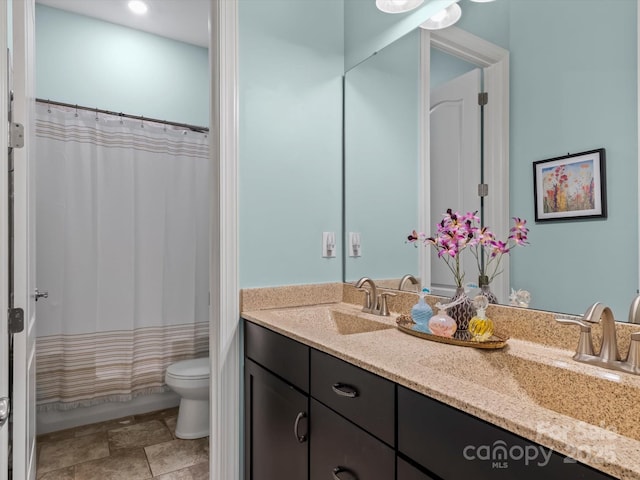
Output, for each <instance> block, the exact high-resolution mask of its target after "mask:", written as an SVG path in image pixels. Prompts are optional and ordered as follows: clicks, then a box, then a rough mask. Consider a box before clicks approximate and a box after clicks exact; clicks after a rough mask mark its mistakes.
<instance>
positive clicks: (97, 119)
mask: <svg viewBox="0 0 640 480" xmlns="http://www.w3.org/2000/svg"><path fill="white" fill-rule="evenodd" d="M99 121H100V118H99V117H98V107H96V122H99Z"/></svg>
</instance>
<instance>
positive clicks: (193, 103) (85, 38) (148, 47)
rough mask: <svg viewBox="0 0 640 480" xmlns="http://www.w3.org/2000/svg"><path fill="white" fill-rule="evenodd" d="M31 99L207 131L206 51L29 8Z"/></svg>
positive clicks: (58, 12)
mask: <svg viewBox="0 0 640 480" xmlns="http://www.w3.org/2000/svg"><path fill="white" fill-rule="evenodd" d="M36 95H37V96H38V97H40V98H48V99H51V100H57V101H61V102H66V103H72V104H78V105H84V106H89V107H97V108H102V109H106V110H112V111H116V112H125V113H131V114H135V115H144V116H146V117H152V118H158V119H162V120H170V121H174V122H184V123H191V124H195V125H202V126H207V125H209V59H208V52H207V49H206V48H202V47H197V46H194V45H189V44H186V43H182V42H177V41H174V40H170V39H167V38H163V37H159V36H157V35H152V34H149V33H146V32H142V31H139V30H133V29H131V28H127V27H123V26H120V25H115V24H112V23H108V22H103V21H100V20H96V19H93V18H89V17H85V16H82V15H76V14H72V13H69V12H65V11H62V10H58V9H54V8H50V7H46V6H43V5H40V4H37V5H36Z"/></svg>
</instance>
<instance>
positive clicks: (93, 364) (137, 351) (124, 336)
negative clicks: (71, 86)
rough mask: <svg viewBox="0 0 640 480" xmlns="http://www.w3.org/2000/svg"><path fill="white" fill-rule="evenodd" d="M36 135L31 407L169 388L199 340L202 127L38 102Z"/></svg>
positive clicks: (205, 226)
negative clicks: (42, 293)
mask: <svg viewBox="0 0 640 480" xmlns="http://www.w3.org/2000/svg"><path fill="white" fill-rule="evenodd" d="M36 138H37V143H36V182H37V183H36V192H37V193H36V197H37V202H36V227H37V228H36V276H37V285H38V287H39V288H40V290H47V291H48V292H49V298H48V299H41V300H40V301H38V302H37V304H36V314H37V317H36V329H37V342H36V352H37V353H36V391H37V399H36V402H37V405H38V409H39V410H40V411H42V410H52V409H57V410H66V409H70V408H75V407H78V406H90V405H96V404H99V403H103V402H108V401H127V400H131V399H132V398H134V397H136V396H137V395H141V394H146V393H154V392H159V391H163V390H166V388H167V387H166V386H165V384H164V373H165V370H166V367H167V366H168V365H169V364H170V363H172V362H174V361H176V360H180V359H184V358H194V357H198V356H204V355H206V354H207V352H208V333H209V330H208V295H209V214H208V206H209V188H208V177H209V174H208V171H209V165H208V151H209V148H208V138H207V135H206V134H202V133H196V132H192V131H190V130H189V131H185V130H178V129H172V128H170V127H165V126H162V125H158V124H151V123H149V122H146V121H140V120H128V119H124V118H120V117H118V116H109V115H104V114H96V113H95V112H90V111H83V110H77V111H76V109H73V108H71V109H69V108H64V107H57V106H56V107H54V106H48V105H47V104H42V103H39V104H38V105H37V114H36Z"/></svg>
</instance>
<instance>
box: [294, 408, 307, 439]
mask: <svg viewBox="0 0 640 480" xmlns="http://www.w3.org/2000/svg"><path fill="white" fill-rule="evenodd" d="M303 418H307V414H306V413H305V412H300V413H298V416H297V417H296V422H295V423H294V424H293V434H294V435H295V437H296V440H298V443H304V442H306V441H307V436H306V435H300V433H299V432H298V427H299V426H300V420H302V419H303Z"/></svg>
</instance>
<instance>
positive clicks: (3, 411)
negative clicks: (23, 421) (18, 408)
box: [0, 397, 11, 427]
mask: <svg viewBox="0 0 640 480" xmlns="http://www.w3.org/2000/svg"><path fill="white" fill-rule="evenodd" d="M10 412H11V403H10V402H9V399H8V398H7V397H2V398H0V427H2V426H3V425H4V424H5V422H6V421H7V419H8V418H9V413H10Z"/></svg>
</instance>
